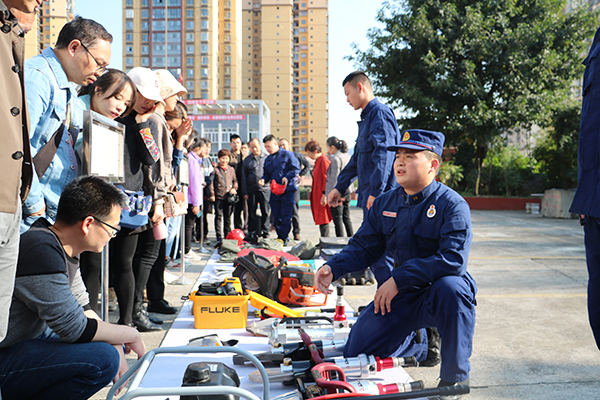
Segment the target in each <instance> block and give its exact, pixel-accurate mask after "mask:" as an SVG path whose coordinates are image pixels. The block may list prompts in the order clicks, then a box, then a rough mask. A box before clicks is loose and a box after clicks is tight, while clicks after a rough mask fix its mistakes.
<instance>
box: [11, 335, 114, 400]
mask: <svg viewBox="0 0 600 400" xmlns="http://www.w3.org/2000/svg"><path fill="white" fill-rule="evenodd" d="M118 368H119V353H118V352H117V349H115V348H114V347H113V346H111V345H110V344H108V343H104V342H90V343H65V342H63V341H61V340H55V339H30V340H23V341H20V342H17V343H15V344H14V345H12V346H10V347H8V348H6V349H3V350H0V388H1V389H2V399H3V400H11V399H15V400H24V399H40V400H41V399H62V400H67V399H88V398H89V397H91V396H92V395H94V393H96V392H98V391H99V390H100V389H102V388H103V387H105V386H106V385H107V384H108V383H110V381H112V380H113V378H114V377H115V375H116V374H117V371H118Z"/></svg>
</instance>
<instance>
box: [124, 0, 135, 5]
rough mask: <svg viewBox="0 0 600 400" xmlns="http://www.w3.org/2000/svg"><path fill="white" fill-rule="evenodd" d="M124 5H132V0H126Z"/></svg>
mask: <svg viewBox="0 0 600 400" xmlns="http://www.w3.org/2000/svg"><path fill="white" fill-rule="evenodd" d="M125 5H126V6H132V5H133V0H127V1H126V2H125Z"/></svg>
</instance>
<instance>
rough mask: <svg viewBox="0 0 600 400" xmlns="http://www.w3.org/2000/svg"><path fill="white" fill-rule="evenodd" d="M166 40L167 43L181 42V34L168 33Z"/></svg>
mask: <svg viewBox="0 0 600 400" xmlns="http://www.w3.org/2000/svg"><path fill="white" fill-rule="evenodd" d="M167 38H168V39H169V42H181V32H169V34H168V35H167Z"/></svg>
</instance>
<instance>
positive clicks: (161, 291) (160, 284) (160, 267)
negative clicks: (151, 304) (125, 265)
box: [146, 240, 167, 301]
mask: <svg viewBox="0 0 600 400" xmlns="http://www.w3.org/2000/svg"><path fill="white" fill-rule="evenodd" d="M166 253H167V241H166V240H161V241H160V246H159V248H158V257H156V261H155V262H154V265H153V266H152V269H151V270H150V276H149V277H148V283H146V294H147V295H148V301H159V300H162V299H164V298H165V268H166V267H167V257H166Z"/></svg>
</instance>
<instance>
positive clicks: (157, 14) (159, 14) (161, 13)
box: [152, 8, 165, 19]
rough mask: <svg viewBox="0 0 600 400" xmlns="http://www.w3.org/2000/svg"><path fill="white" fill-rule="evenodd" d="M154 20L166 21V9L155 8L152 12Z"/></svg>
mask: <svg viewBox="0 0 600 400" xmlns="http://www.w3.org/2000/svg"><path fill="white" fill-rule="evenodd" d="M152 18H154V19H165V9H164V8H154V9H153V10H152Z"/></svg>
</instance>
